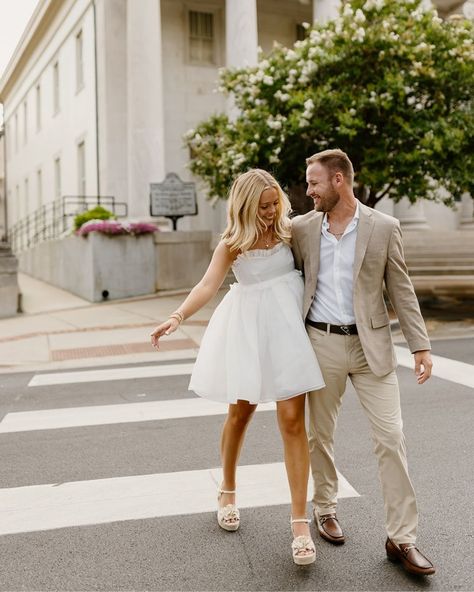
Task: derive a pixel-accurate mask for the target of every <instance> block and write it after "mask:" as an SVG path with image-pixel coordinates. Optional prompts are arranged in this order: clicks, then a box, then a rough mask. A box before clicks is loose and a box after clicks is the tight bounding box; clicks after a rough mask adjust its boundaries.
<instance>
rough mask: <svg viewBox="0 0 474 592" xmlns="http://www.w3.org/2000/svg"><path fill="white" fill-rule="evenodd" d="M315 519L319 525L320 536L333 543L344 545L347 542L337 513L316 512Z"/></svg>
mask: <svg viewBox="0 0 474 592" xmlns="http://www.w3.org/2000/svg"><path fill="white" fill-rule="evenodd" d="M314 521H315V523H316V524H317V525H318V531H319V534H320V536H321V537H322V538H323V539H324V540H325V541H328V543H332V544H333V545H343V544H344V543H345V542H346V539H345V538H344V533H343V532H342V528H341V527H340V525H339V522H338V520H337V518H336V514H322V515H321V516H319V515H318V514H317V512H316V511H315V512H314Z"/></svg>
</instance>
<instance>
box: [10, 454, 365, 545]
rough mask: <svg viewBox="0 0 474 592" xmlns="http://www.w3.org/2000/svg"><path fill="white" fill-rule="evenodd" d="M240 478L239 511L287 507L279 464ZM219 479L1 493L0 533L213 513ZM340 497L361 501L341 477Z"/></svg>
mask: <svg viewBox="0 0 474 592" xmlns="http://www.w3.org/2000/svg"><path fill="white" fill-rule="evenodd" d="M238 476H239V489H238V505H239V507H240V508H250V507H266V506H275V505H280V504H289V503H290V495H289V490H288V483H287V477H286V472H285V467H284V464H283V463H270V464H260V465H246V466H241V467H239V469H238ZM220 481H221V469H217V468H215V469H204V470H197V471H181V472H175V473H159V474H152V475H135V476H128V477H114V478H111V479H97V480H93V481H74V482H68V483H54V484H48V485H33V486H28V487H13V488H9V489H0V535H7V534H15V533H23V532H36V531H44V530H52V529H56V528H67V527H74V526H85V525H92V524H106V523H110V522H120V521H125V520H141V519H149V518H159V517H164V516H177V515H186V514H198V513H203V512H213V511H215V509H216V490H217V485H218V483H220ZM309 490H310V486H309V485H308V498H309V497H310V491H309ZM338 497H340V498H344V497H359V494H358V493H357V491H356V490H355V489H354V488H353V487H352V486H351V485H350V484H349V483H348V482H347V480H346V479H345V478H344V477H343V476H342V475H340V474H339V494H338ZM243 519H244V520H245V515H244V516H243Z"/></svg>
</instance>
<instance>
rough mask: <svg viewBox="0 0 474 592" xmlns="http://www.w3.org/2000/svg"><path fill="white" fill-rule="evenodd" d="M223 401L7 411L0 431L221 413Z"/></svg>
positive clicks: (188, 400)
mask: <svg viewBox="0 0 474 592" xmlns="http://www.w3.org/2000/svg"><path fill="white" fill-rule="evenodd" d="M275 408H276V405H275V403H260V405H259V406H258V407H257V411H271V410H274V409H275ZM227 409H228V407H227V405H225V404H223V403H215V402H214V401H208V400H206V399H201V398H200V397H193V398H186V399H173V400H167V401H147V402H143V403H121V404H118V405H95V406H91V407H69V408H65V409H41V410H38V411H19V412H16V413H8V414H7V415H5V417H4V418H3V420H2V421H1V422H0V434H8V433H12V432H27V431H34V430H54V429H58V428H72V427H82V426H97V425H109V424H115V423H131V422H138V421H140V422H141V421H157V420H162V419H178V418H184V417H203V416H206V415H225V414H226V413H227Z"/></svg>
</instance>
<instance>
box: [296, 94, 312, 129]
mask: <svg viewBox="0 0 474 592" xmlns="http://www.w3.org/2000/svg"><path fill="white" fill-rule="evenodd" d="M303 105H304V111H303V113H302V114H301V117H300V119H299V121H298V125H299V127H306V126H307V125H309V122H310V119H311V117H312V116H313V113H314V103H313V100H312V99H307V100H306V101H305V102H304V103H303Z"/></svg>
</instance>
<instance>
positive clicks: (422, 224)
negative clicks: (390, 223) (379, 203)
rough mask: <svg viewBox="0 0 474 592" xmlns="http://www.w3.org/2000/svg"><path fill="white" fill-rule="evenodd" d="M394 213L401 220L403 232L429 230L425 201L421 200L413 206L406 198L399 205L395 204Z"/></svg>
mask: <svg viewBox="0 0 474 592" xmlns="http://www.w3.org/2000/svg"><path fill="white" fill-rule="evenodd" d="M393 213H394V216H395V217H396V218H398V219H399V220H400V224H401V226H402V228H403V230H426V229H427V228H429V226H428V223H427V221H426V217H425V210H424V207H423V200H421V199H419V200H418V201H417V202H416V203H414V204H411V203H410V201H409V200H408V199H407V198H406V197H404V198H403V199H401V200H400V201H399V202H398V203H396V204H394V207H393Z"/></svg>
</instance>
